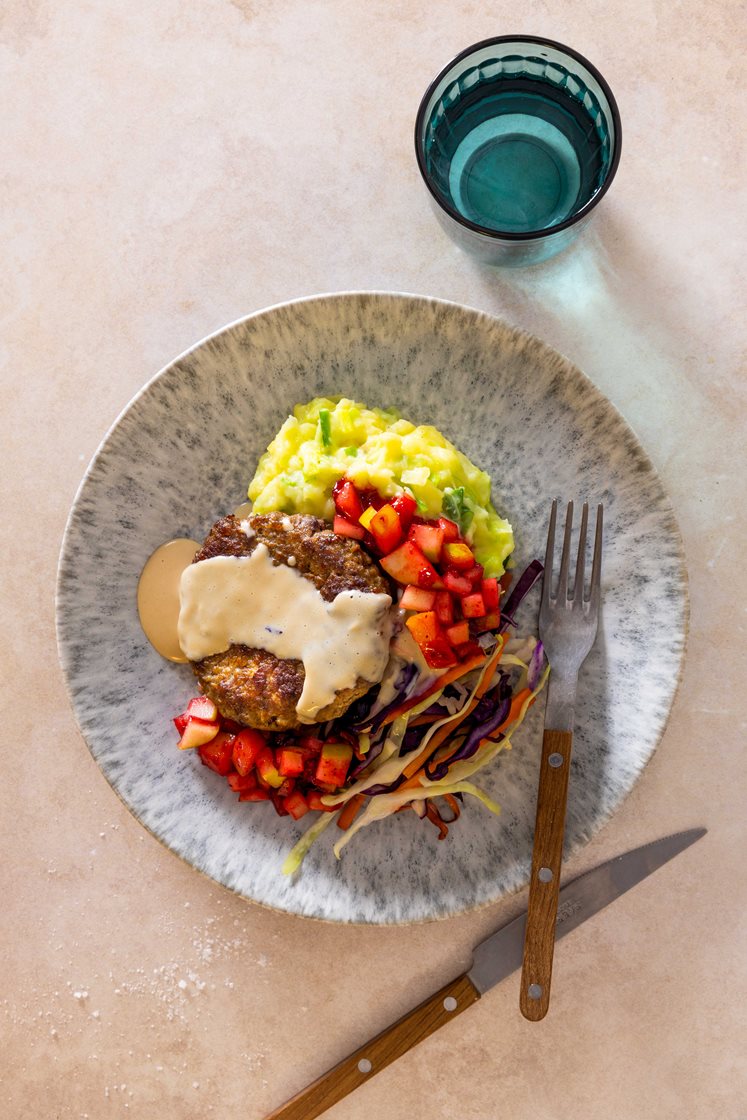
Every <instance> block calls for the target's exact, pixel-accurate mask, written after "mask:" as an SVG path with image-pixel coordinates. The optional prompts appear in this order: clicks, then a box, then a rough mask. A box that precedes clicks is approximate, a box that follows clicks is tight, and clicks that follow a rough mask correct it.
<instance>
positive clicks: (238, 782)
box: [228, 774, 257, 793]
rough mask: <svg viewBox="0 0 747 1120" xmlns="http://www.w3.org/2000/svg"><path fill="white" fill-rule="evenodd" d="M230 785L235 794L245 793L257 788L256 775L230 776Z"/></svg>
mask: <svg viewBox="0 0 747 1120" xmlns="http://www.w3.org/2000/svg"><path fill="white" fill-rule="evenodd" d="M228 784H229V786H230V787H231V789H232V790H233V792H234V793H245V792H246V791H247V790H248V789H256V788H257V779H256V778H255V777H254V774H245V775H244V776H243V777H242V775H241V774H229V775H228Z"/></svg>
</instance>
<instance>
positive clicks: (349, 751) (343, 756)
mask: <svg viewBox="0 0 747 1120" xmlns="http://www.w3.org/2000/svg"><path fill="white" fill-rule="evenodd" d="M415 617H417V616H415ZM352 758H353V748H352V747H351V746H350V745H349V744H348V743H325V744H324V746H323V747H322V753H321V754H320V755H319V761H318V762H317V766H316V771H315V773H314V781H315V782H316V783H317V785H321V786H328V787H331V788H332V789H339V787H340V786H341V785H343V784H344V782H345V778H346V777H347V773H348V767H349V766H350V763H351V761H352Z"/></svg>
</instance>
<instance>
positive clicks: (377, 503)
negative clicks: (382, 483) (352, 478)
mask: <svg viewBox="0 0 747 1120" xmlns="http://www.w3.org/2000/svg"><path fill="white" fill-rule="evenodd" d="M358 497H359V498H360V500H361V502H362V503H363V508H364V509H367V508H368V507H369V506H373V508H374V509H381V507H382V506H383V505H386V498H385V497H384V496H383V495H382V494H380V493H379V491H378V490H377V489H376V487H375V486H366V487H365V488H364V489H363V490H358Z"/></svg>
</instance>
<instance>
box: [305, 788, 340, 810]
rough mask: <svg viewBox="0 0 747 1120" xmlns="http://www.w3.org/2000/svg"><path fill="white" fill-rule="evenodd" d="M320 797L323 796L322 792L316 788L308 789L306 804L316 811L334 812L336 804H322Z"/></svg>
mask: <svg viewBox="0 0 747 1120" xmlns="http://www.w3.org/2000/svg"><path fill="white" fill-rule="evenodd" d="M322 797H324V794H323V793H320V792H319V790H318V789H310V790H309V791H308V793H307V794H306V804H307V805H308V807H309V808H310V809H314V810H315V811H317V812H322V813H335V812H336V811H337V806H336V805H324V804H323V803H322Z"/></svg>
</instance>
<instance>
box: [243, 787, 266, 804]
mask: <svg viewBox="0 0 747 1120" xmlns="http://www.w3.org/2000/svg"><path fill="white" fill-rule="evenodd" d="M269 800H270V795H269V793H268V792H267V790H266V789H259V788H257V789H246V790H242V791H241V793H240V794H239V801H269Z"/></svg>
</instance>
